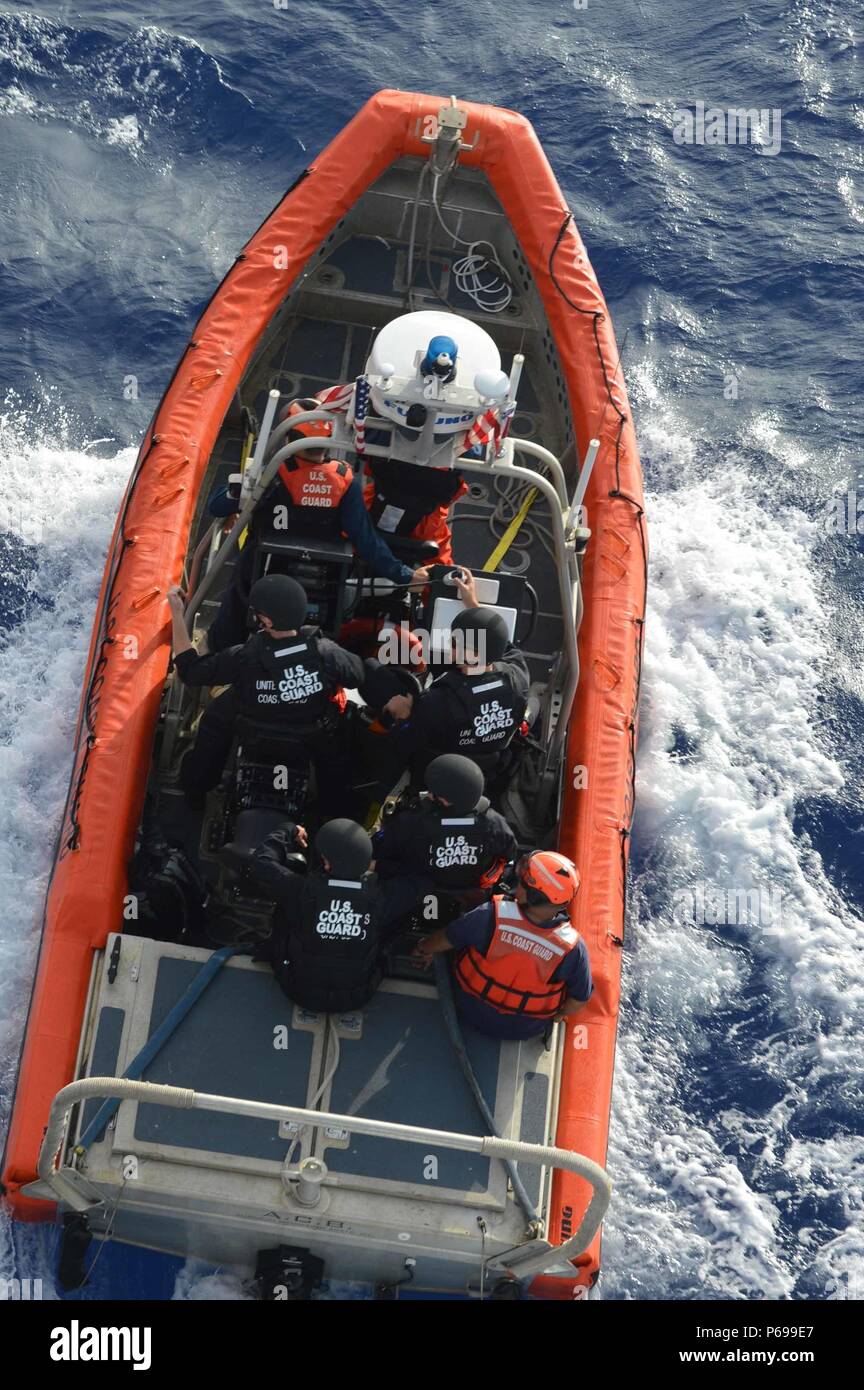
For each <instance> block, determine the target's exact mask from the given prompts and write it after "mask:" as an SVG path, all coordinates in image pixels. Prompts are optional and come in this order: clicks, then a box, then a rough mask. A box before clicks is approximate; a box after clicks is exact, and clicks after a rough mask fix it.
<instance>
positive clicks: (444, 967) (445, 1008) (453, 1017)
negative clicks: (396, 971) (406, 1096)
mask: <svg viewBox="0 0 864 1390" xmlns="http://www.w3.org/2000/svg"><path fill="white" fill-rule="evenodd" d="M435 983H436V985H437V986H438V999H439V1001H440V1004H441V1012H442V1014H443V1015H444V1024H445V1026H446V1028H447V1034H448V1037H449V1038H450V1041H451V1043H452V1044H453V1050H454V1052H455V1053H456V1057H457V1058H458V1061H459V1065H460V1067H461V1068H462V1074H463V1076H464V1077H465V1080H466V1081H467V1082H468V1085H469V1087H470V1090H471V1094H472V1096H473V1097H474V1100H475V1102H476V1105H477V1109H478V1110H479V1111H480V1114H481V1116H482V1117H483V1123H484V1124H485V1125H486V1127H487V1129H488V1131H489V1133H490V1134H491V1135H494V1137H495V1138H496V1139H501V1138H502V1137H503V1136H502V1135H501V1134H499V1132H498V1130H497V1129H496V1128H495V1121H494V1119H493V1117H492V1111H491V1110H490V1109H489V1106H488V1105H487V1104H486V1098H485V1096H484V1095H483V1092H482V1091H481V1090H480V1083H479V1082H478V1080H477V1077H476V1075H475V1072H474V1068H473V1067H472V1065H471V1059H470V1057H469V1056H468V1051H467V1049H466V1047H465V1039H464V1037H463V1036H462V1029H461V1027H460V1025H459V1015H458V1014H457V1012H456V1005H455V1004H454V1002H453V987H452V985H451V983H450V967H449V965H448V963H447V957H446V956H445V955H444V954H443V953H442V954H439V955H437V956H436V957H435ZM503 1162H504V1167H505V1168H506V1169H507V1173H508V1176H509V1178H510V1182H511V1183H512V1185H513V1194H514V1196H515V1198H516V1201H517V1202H518V1203H519V1205H520V1207H521V1208H522V1210H523V1211H524V1213H525V1215H526V1217H527V1218H528V1224H529V1225H534V1226H535V1227H537V1228H539V1226H540V1218H539V1216H538V1215H537V1213H536V1211H535V1210H534V1205H533V1203H532V1201H531V1198H530V1197H529V1196H528V1193H527V1192H526V1191H525V1184H524V1183H523V1181H522V1179H521V1178H520V1176H519V1171H518V1169H517V1167H516V1164H515V1163H514V1162H513V1160H512V1159H510V1158H505V1159H504V1160H503Z"/></svg>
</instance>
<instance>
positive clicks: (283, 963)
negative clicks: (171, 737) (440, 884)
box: [251, 820, 432, 1013]
mask: <svg viewBox="0 0 864 1390" xmlns="http://www.w3.org/2000/svg"><path fill="white" fill-rule="evenodd" d="M305 849H306V832H305V830H304V829H303V827H302V826H296V825H292V824H288V825H286V826H284V827H283V828H282V829H281V830H276V831H274V832H273V833H272V834H271V835H268V836H267V839H266V840H265V841H264V843H263V844H262V845H259V847H258V849H257V850H256V851H255V855H254V858H253V860H252V870H251V872H252V875H253V877H254V878H255V879H256V880H257V882H258V883H260V884H261V886H262V888H264V889H266V891H267V892H268V893H270V894H271V895H272V897H273V898H274V900H275V901H276V904H277V908H276V913H275V916H274V924H273V935H272V937H271V938H270V940H269V941H268V942H267V943H266V944H265V946H264V947H263V948H259V950H258V952H257V953H256V954H257V955H258V957H259V959H261V958H265V959H269V960H270V962H271V964H272V965H273V969H274V972H275V974H276V978H277V979H278V981H279V984H280V985H281V986H282V989H283V990H284V991H285V993H286V994H287V995H288V998H289V999H293V1000H294V1002H295V1004H299V1005H300V1007H301V1008H304V1009H310V1010H312V1011H313V1012H314V1013H345V1012H346V1011H348V1010H352V1009H362V1008H363V1006H364V1004H368V1002H369V1000H370V999H371V998H372V995H373V994H374V993H375V991H376V989H377V988H378V986H379V984H380V983H381V976H382V960H381V957H382V950H383V947H384V946H385V945H386V942H387V940H388V938H389V936H390V935H391V933H392V932H393V930H394V928H397V927H398V923H399V921H400V919H401V918H403V917H404V916H406V914H408V913H409V912H411V911H413V910H414V909H416V908H417V907H419V906H420V905H421V903H422V901H423V897H424V895H425V894H427V893H429V892H431V891H432V885H431V883H430V882H429V881H428V879H424V878H422V877H411V876H407V875H403V877H402V878H395V879H392V880H391V881H390V882H389V883H386V884H381V883H379V881H378V878H377V875H376V874H375V873H373V872H372V871H371V863H372V841H371V840H370V839H369V836H368V835H367V834H366V831H365V830H364V829H363V828H362V827H361V826H359V825H357V824H356V822H355V821H351V820H332V821H328V822H327V824H326V825H322V827H321V829H320V830H319V831H318V834H317V835H316V836H315V849H316V851H317V853H318V857H319V859H320V867H317V868H315V869H313V870H312V872H311V873H309V874H307V875H303V874H301V873H299V872H297V871H296V870H295V869H292V868H291V867H290V864H291V860H290V858H289V856H290V855H292V854H296V853H297V852H298V851H305ZM295 862H296V861H295Z"/></svg>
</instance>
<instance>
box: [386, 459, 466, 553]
mask: <svg viewBox="0 0 864 1390" xmlns="http://www.w3.org/2000/svg"><path fill="white" fill-rule="evenodd" d="M368 467H369V472H370V473H371V475H372V480H373V482H374V483H375V497H374V500H373V502H372V506H371V507H370V508H369V515H370V516H371V518H372V522H373V525H375V526H378V527H379V528H380V529H381V530H382V531H388V532H389V533H390V534H391V535H394V536H410V535H411V532H412V531H413V530H414V529H415V527H417V526H419V524H420V522H421V521H422V520H423V518H424V517H426V516H429V514H430V512H434V511H435V510H436V509H437V508H438V507H446V506H449V504H450V503H451V502H452V501H453V498H454V497H455V496H456V494H457V492H459V490H460V488H461V486H462V474H461V473H458V472H455V471H454V470H452V469H449V468H448V469H437V468H423V467H418V466H417V465H416V464H410V463H398V462H396V461H395V460H393V459H370V460H369V465H368ZM400 513H401V515H400Z"/></svg>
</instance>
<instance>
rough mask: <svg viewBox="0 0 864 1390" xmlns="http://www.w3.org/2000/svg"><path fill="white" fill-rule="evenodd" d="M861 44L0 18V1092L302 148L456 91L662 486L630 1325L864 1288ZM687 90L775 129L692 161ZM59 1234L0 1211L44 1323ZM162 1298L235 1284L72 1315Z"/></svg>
mask: <svg viewBox="0 0 864 1390" xmlns="http://www.w3.org/2000/svg"><path fill="white" fill-rule="evenodd" d="M861 19H862V15H861V11H860V7H859V5H858V4H857V0H755V3H744V2H743V0H727V2H726V3H725V4H724V5H723V6H722V7H720V11H719V13H717V12H715V11H712V10H711V8H710V7H706V6H704V5H703V4H700V3H696V0H679V3H677V4H676V5H674V6H673V5H668V4H664V3H661V0H616V3H614V4H610V3H606V4H601V3H600V0H587V4H586V5H585V7H584V8H582V7H579V6H577V5H574V4H573V3H571V0H532V3H530V4H525V3H522V4H516V3H514V0H497V3H494V4H493V3H491V0H471V3H470V4H468V3H467V0H428V3H427V4H425V5H423V6H417V5H414V4H411V5H409V4H407V3H405V0H390V3H389V4H387V5H384V4H382V3H379V0H367V3H364V4H362V5H361V4H359V3H357V0H350V3H349V0H342V2H341V3H331V4H327V5H323V4H322V5H317V4H312V3H303V2H301V0H291V2H290V3H288V4H286V5H285V6H284V7H283V6H281V5H274V4H273V3H271V0H246V3H242V4H241V3H239V0H213V3H209V4H207V5H203V4H194V3H191V0H185V3H180V0H159V3H157V4H156V5H155V6H140V7H139V6H132V5H127V6H122V5H113V4H95V3H89V4H82V5H71V4H55V3H43V4H42V5H40V6H39V8H38V9H37V10H32V9H30V8H28V7H26V6H24V5H20V4H15V3H10V0H0V180H2V187H3V190H4V197H3V199H2V200H0V623H2V629H0V647H2V665H0V690H2V701H3V703H2V708H3V713H4V717H3V732H2V739H0V781H2V789H3V794H2V797H0V1093H2V1094H3V1095H8V1090H9V1087H10V1086H11V1084H12V1079H13V1075H14V1068H15V1065H16V1061H17V1054H18V1046H19V1043H20V1035H21V1030H22V1027H23V1022H24V1013H25V1009H26V1001H27V996H28V991H29V987H30V982H31V980H32V976H33V971H34V967H35V959H36V949H37V932H38V924H39V918H40V912H41V904H42V898H43V895H44V890H45V885H46V877H47V873H48V870H49V865H50V857H51V852H52V847H53V842H54V836H55V833H56V827H57V823H58V820H59V817H60V813H61V809H62V804H63V800H64V796H65V790H66V782H67V776H68V768H69V756H70V748H71V736H72V731H73V725H74V718H75V712H76V707H77V701H78V693H79V684H80V679H81V675H82V670H83V663H84V658H85V654H86V649H87V643H88V638H89V632H90V626H91V622H92V617H93V610H94V605H95V600H96V595H97V590H98V585H99V579H100V575H101V569H102V564H103V560H104V555H105V550H106V546H107V543H108V540H109V537H110V533H111V529H112V525H113V520H114V514H115V511H116V507H117V504H118V502H119V499H120V496H121V493H122V490H123V487H124V483H125V480H126V478H127V476H128V473H129V470H130V467H131V464H132V461H133V459H134V455H135V451H136V448H137V442H138V439H139V438H140V435H141V432H142V431H143V429H144V427H145V426H146V424H147V421H148V419H149V417H150V415H151V413H152V410H153V408H154V406H155V405H156V403H157V401H158V399H159V396H160V395H161V392H162V390H163V389H164V386H165V384H166V383H167V380H168V377H169V376H170V373H171V371H172V369H173V366H174V363H175V361H176V358H177V356H178V354H179V352H180V350H181V348H182V346H183V344H184V342H185V341H186V338H187V337H188V334H189V332H190V329H191V327H192V325H193V323H194V320H195V318H196V316H197V314H198V312H199V310H200V308H201V307H202V305H203V304H204V303H205V302H206V300H207V299H208V298H209V296H210V294H211V292H212V290H213V288H214V286H215V284H216V283H217V281H218V279H219V278H220V277H221V275H222V274H223V273H224V271H225V270H226V268H227V267H228V265H229V264H230V261H231V259H232V258H233V256H234V255H235V254H236V251H237V250H238V249H239V247H240V246H241V245H242V243H243V242H244V241H245V240H246V239H247V237H248V236H249V235H250V233H251V232H252V231H253V230H254V229H255V227H256V226H257V225H258V224H259V222H260V221H261V220H262V218H263V217H264V216H265V215H266V214H267V212H269V210H270V208H271V207H272V206H273V204H274V203H275V202H276V201H277V199H278V198H279V196H280V195H281V193H282V191H283V190H284V189H285V188H286V187H287V185H288V184H289V183H290V182H291V181H292V179H293V178H294V177H295V176H296V174H297V173H298V172H299V170H300V169H301V168H302V167H303V165H304V163H305V161H306V159H307V157H308V156H309V155H311V154H313V153H314V152H316V151H317V150H318V149H320V148H321V147H322V146H323V145H324V144H325V143H326V141H327V140H328V139H329V138H330V137H331V136H332V135H334V134H335V133H336V132H337V131H338V130H339V129H340V128H341V127H342V125H343V124H344V123H345V121H346V120H348V119H349V118H350V116H351V115H352V114H353V112H354V111H355V110H356V108H357V107H358V106H359V105H360V104H361V103H362V101H363V100H365V98H366V97H367V96H368V95H370V94H371V93H372V92H373V91H374V90H376V89H377V88H379V87H383V86H400V85H401V86H405V85H408V86H410V87H412V88H416V89H421V90H424V89H425V90H432V91H439V92H441V93H442V94H449V93H450V92H454V93H456V94H457V95H458V96H461V97H465V98H469V97H470V98H474V99H477V100H481V101H490V102H496V103H498V104H501V105H505V106H510V107H513V108H516V109H518V110H520V111H522V112H524V113H525V114H526V115H527V116H528V117H529V118H530V119H531V120H532V121H533V123H534V125H535V127H536V129H537V131H538V134H539V136H540V138H541V140H542V141H543V144H544V146H545V148H546V150H547V153H548V155H549V158H550V160H551V161H552V164H553V166H554V168H555V170H556V173H557V175H558V178H559V181H560V183H561V185H562V188H563V189H564V192H565V194H566V195H567V197H568V199H569V201H570V203H571V206H572V208H573V210H574V212H575V215H576V219H577V221H578V223H579V226H580V229H581V231H582V235H583V237H584V239H585V241H586V244H587V246H588V249H589V253H590V255H591V257H592V260H593V263H594V265H595V268H596V270H597V272H598V275H599V278H600V281H601V284H602V285H603V287H604V290H605V292H606V295H607V298H608V300H609V303H610V308H611V311H612V314H613V317H614V320H615V324H616V329H617V333H618V338H619V343H620V342H621V341H622V340H623V339H624V337H625V334H626V346H625V349H624V353H623V364H624V370H625V373H626V376H627V380H628V385H629V389H630V394H631V401H632V405H633V410H634V414H635V419H636V425H637V431H638V435H639V439H640V443H641V447H642V452H643V462H644V467H645V477H646V486H647V493H648V501H649V508H650V510H649V522H650V540H651V569H650V595H649V605H650V606H649V614H648V626H647V642H646V659H645V673H644V682H643V694H642V708H641V731H640V753H639V775H638V805H637V815H636V822H635V827H634V835H633V880H632V889H631V921H630V924H629V930H628V940H627V949H626V954H625V975H624V999H623V1011H622V1024H621V1034H620V1043H619V1055H618V1069H617V1075H616V1091H615V1100H614V1110H613V1118H612V1136H611V1145H610V1153H609V1168H610V1171H611V1173H612V1175H613V1177H614V1180H615V1185H616V1190H615V1197H614V1201H613V1206H612V1209H611V1213H610V1216H609V1218H608V1220H607V1223H606V1235H605V1259H604V1266H605V1267H604V1277H603V1290H604V1296H605V1297H606V1298H612V1299H643V1298H660V1299H719V1298H730V1297H731V1298H742V1299H744V1298H749V1299H759V1298H783V1299H785V1298H817V1299H824V1298H838V1297H846V1296H851V1297H854V1296H857V1297H859V1298H860V1297H861V1296H862V1289H864V1231H862V1208H864V1196H862V1171H864V1165H862V1156H864V1143H862V1138H861V1133H862V1125H861V1121H862V1093H861V1075H862V1048H861V1021H862V1012H864V1010H862V997H864V978H862V977H864V971H862V953H861V940H862V935H861V933H862V920H861V918H862V895H864V857H862V849H864V813H862V797H861V791H860V788H861V778H862V772H864V757H862V751H861V745H862V735H864V705H862V700H864V679H862V660H861V655H862V642H861V631H862V617H864V613H862V607H864V568H862V537H861V535H859V534H858V531H857V527H856V524H855V503H856V499H857V489H858V485H859V470H860V466H861V442H862V418H861V417H862V412H861V406H860V396H861V392H862V386H864V381H862V368H861V362H862V357H864V327H862V322H864V314H862V308H864V258H862V234H864V139H862V136H864V97H862V95H861V93H862V81H861V78H862V51H864V50H862V34H861ZM698 102H704V103H705V105H706V107H717V108H720V109H722V110H724V111H725V110H727V109H728V108H730V107H742V106H743V107H757V108H759V109H760V110H763V109H764V110H765V112H766V119H765V121H764V122H763V129H762V136H761V141H754V142H749V143H742V144H725V145H712V144H707V143H706V144H679V143H676V140H675V138H674V131H675V129H676V121H677V119H678V118H677V117H676V115H675V113H676V111H679V110H681V109H684V108H686V109H690V110H694V109H695V108H696V103H698ZM775 112H779V113H780V121H781V125H780V131H781V140H780V148H779V151H777V152H773V149H772V142H773V133H774V132H775V131H776V126H775V125H774V124H773V123H774V122H775V121H776V116H775V115H774V114H773V113H775ZM850 491H852V493H853V494H854V495H853V498H852V505H851V512H852V524H851V525H849V524H848V514H849V506H848V504H847V503H845V502H844V508H845V509H846V520H847V525H846V526H845V528H838V527H837V526H836V525H833V526H832V525H831V524H830V518H831V517H833V516H836V515H837V513H836V512H835V511H833V510H832V497H835V496H836V497H838V498H839V497H842V498H846V497H847V495H848V493H849V492H850ZM861 492H862V498H864V480H862V481H861ZM862 510H864V508H862ZM861 526H862V531H864V518H862V522H861ZM748 893H749V894H751V898H750V899H749V901H750V903H751V908H750V910H749V915H748V912H745V911H743V910H742V908H741V903H742V902H743V901H745V899H746V895H747V894H748ZM754 902H755V903H757V904H758V905H757V908H755V909H754V908H753V907H752V904H753V903H754ZM7 1118H8V1115H7V1111H6V1110H5V1109H3V1108H2V1101H0V1126H2V1124H5V1122H6V1119H7ZM53 1246H54V1236H53V1233H52V1232H51V1231H50V1230H46V1229H45V1228H31V1229H28V1230H24V1229H21V1228H17V1229H13V1228H12V1227H11V1226H10V1225H9V1223H8V1221H5V1219H3V1220H2V1222H0V1277H10V1276H12V1275H15V1274H17V1275H18V1276H19V1277H22V1278H24V1277H30V1278H37V1277H38V1278H42V1279H43V1281H44V1288H45V1292H46V1294H48V1295H50V1294H51V1293H52V1291H53V1275H52V1259H53V1254H54V1251H53ZM142 1294H146V1296H156V1297H164V1298H169V1297H175V1298H181V1299H188V1298H237V1297H242V1296H243V1290H242V1288H241V1286H240V1285H239V1283H238V1282H237V1281H236V1279H233V1278H232V1277H231V1276H229V1275H226V1274H224V1273H220V1272H216V1273H214V1272H212V1271H208V1270H204V1269H201V1268H199V1267H196V1266H191V1265H184V1264H183V1263H182V1262H180V1261H173V1260H167V1259H163V1258H161V1257H156V1256H151V1255H148V1254H146V1252H145V1253H138V1252H129V1251H123V1250H116V1249H113V1248H109V1249H107V1250H105V1252H104V1253H103V1254H102V1255H101V1256H100V1259H99V1263H98V1265H97V1268H96V1269H95V1271H94V1275H93V1280H92V1283H91V1285H90V1287H89V1289H88V1291H87V1293H86V1297H106V1296H114V1297H126V1298H136V1297H141V1296H142Z"/></svg>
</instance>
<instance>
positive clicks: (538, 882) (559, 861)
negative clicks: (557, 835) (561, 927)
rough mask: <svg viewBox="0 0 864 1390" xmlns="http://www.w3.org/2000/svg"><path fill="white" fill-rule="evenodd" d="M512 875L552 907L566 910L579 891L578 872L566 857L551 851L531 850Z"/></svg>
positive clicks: (580, 880)
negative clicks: (531, 852)
mask: <svg viewBox="0 0 864 1390" xmlns="http://www.w3.org/2000/svg"><path fill="white" fill-rule="evenodd" d="M516 872H517V874H518V876H519V882H520V883H522V884H523V885H524V886H525V887H526V888H530V889H533V891H534V892H535V893H539V894H540V895H541V897H543V898H545V899H546V901H547V902H548V903H552V904H554V906H555V907H566V906H567V904H568V903H571V902H572V901H573V899H574V898H575V897H576V894H577V893H578V892H579V885H580V883H581V882H582V878H581V875H580V873H579V870H578V869H577V868H576V865H575V864H574V863H573V861H572V860H571V859H568V858H567V857H566V855H563V854H558V852H557V851H556V850H552V849H535V850H534V852H533V854H526V855H525V857H524V858H523V859H520V861H519V863H518V865H517V868H516Z"/></svg>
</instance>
